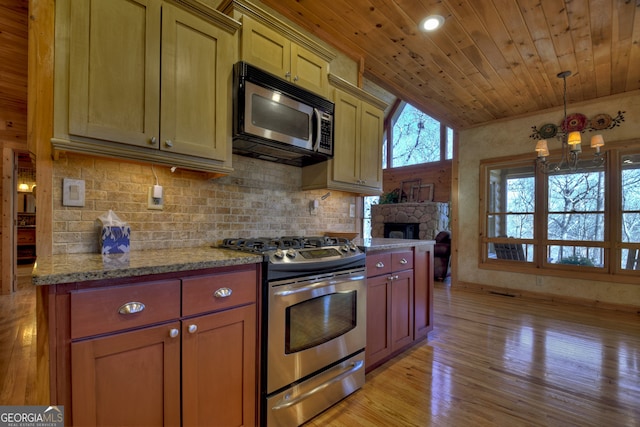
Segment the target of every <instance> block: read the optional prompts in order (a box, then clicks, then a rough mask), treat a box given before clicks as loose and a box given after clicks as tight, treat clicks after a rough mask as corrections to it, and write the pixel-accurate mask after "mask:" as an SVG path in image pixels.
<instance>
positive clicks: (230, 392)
mask: <svg viewBox="0 0 640 427" xmlns="http://www.w3.org/2000/svg"><path fill="white" fill-rule="evenodd" d="M255 351H256V309H255V305H250V306H246V307H242V308H236V309H233V310H228V311H223V312H220V313H214V314H209V315H206V316H200V317H196V318H193V319H190V320H186V321H183V323H182V410H183V420H182V421H183V423H182V425H184V426H205V425H219V426H249V425H253V424H254V423H255V416H256V413H255V405H256V391H257V388H256V361H255V356H254V355H255Z"/></svg>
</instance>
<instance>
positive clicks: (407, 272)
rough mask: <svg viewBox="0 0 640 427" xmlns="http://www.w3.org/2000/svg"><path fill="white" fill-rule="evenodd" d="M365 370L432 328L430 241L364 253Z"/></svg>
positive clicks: (398, 351) (422, 336) (387, 358)
mask: <svg viewBox="0 0 640 427" xmlns="http://www.w3.org/2000/svg"><path fill="white" fill-rule="evenodd" d="M366 262H367V345H366V353H365V364H366V370H367V372H369V371H371V370H373V369H375V368H376V367H378V366H380V365H381V364H383V363H384V362H386V361H387V360H389V359H390V358H391V357H393V356H395V355H397V354H399V353H401V352H402V351H404V350H405V349H406V348H407V347H409V346H410V345H412V344H413V343H414V342H416V341H417V340H419V339H422V338H425V337H426V336H427V334H428V332H429V331H431V330H432V329H433V309H432V304H433V274H431V273H432V271H433V270H432V266H433V245H430V244H428V243H425V244H421V245H417V246H415V247H413V248H408V249H400V250H392V251H377V252H372V253H367V261H366Z"/></svg>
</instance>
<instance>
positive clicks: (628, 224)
mask: <svg viewBox="0 0 640 427" xmlns="http://www.w3.org/2000/svg"><path fill="white" fill-rule="evenodd" d="M621 165H622V168H621V179H620V180H621V185H620V188H621V190H622V191H621V194H620V196H621V199H622V203H621V204H622V221H620V236H621V238H620V240H621V252H620V268H621V269H623V270H640V154H625V155H623V156H622V159H621Z"/></svg>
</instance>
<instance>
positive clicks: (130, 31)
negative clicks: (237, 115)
mask: <svg viewBox="0 0 640 427" xmlns="http://www.w3.org/2000/svg"><path fill="white" fill-rule="evenodd" d="M180 3H182V4H187V5H189V6H190V8H189V9H188V10H187V9H186V8H183V7H181V6H179V5H177V4H173V3H172V2H168V1H160V0H59V1H57V2H56V71H55V83H54V84H55V101H54V102H55V110H54V111H55V112H54V138H53V139H52V142H53V147H54V149H56V150H63V151H64V150H69V151H77V152H84V153H88V154H100V155H106V156H110V157H116V158H128V159H132V160H141V161H148V162H152V163H160V164H166V165H171V166H182V167H185V168H188V169H195V170H204V171H209V172H217V173H229V172H231V171H232V170H233V169H232V167H231V125H232V123H231V120H232V119H231V114H232V105H231V99H232V97H231V82H232V73H233V63H234V62H235V61H236V59H237V52H236V51H237V48H236V47H237V29H238V28H239V25H240V24H239V23H238V22H237V21H234V20H233V19H230V18H229V17H228V16H226V15H223V14H222V13H220V12H218V11H215V10H213V9H210V8H208V7H207V6H206V5H203V4H202V3H201V2H198V1H197V0H192V1H189V0H182V1H181V2H180ZM65 70H68V72H67V73H65Z"/></svg>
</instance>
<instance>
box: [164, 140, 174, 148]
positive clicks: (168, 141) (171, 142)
mask: <svg viewBox="0 0 640 427" xmlns="http://www.w3.org/2000/svg"><path fill="white" fill-rule="evenodd" d="M164 145H166V146H167V147H173V141H172V140H170V139H167V140H166V141H165V142H164Z"/></svg>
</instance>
